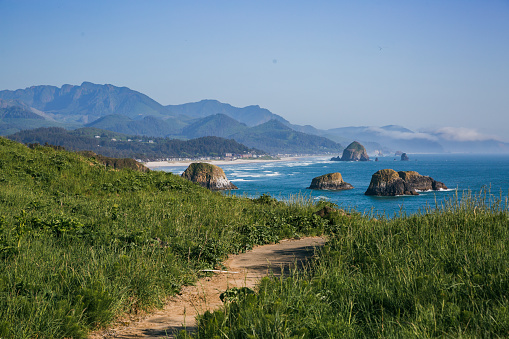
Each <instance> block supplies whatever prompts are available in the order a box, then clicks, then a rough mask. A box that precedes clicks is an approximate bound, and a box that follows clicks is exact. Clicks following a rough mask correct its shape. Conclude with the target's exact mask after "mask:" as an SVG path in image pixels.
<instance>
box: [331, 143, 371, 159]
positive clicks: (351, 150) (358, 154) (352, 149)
mask: <svg viewBox="0 0 509 339" xmlns="http://www.w3.org/2000/svg"><path fill="white" fill-rule="evenodd" d="M331 161H369V156H368V152H367V151H366V148H364V146H362V145H361V144H360V143H359V142H357V141H354V142H352V143H351V144H350V145H348V147H347V148H345V150H344V151H343V156H342V157H341V158H340V157H339V156H338V157H335V158H332V159H331Z"/></svg>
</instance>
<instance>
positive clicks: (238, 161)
mask: <svg viewBox="0 0 509 339" xmlns="http://www.w3.org/2000/svg"><path fill="white" fill-rule="evenodd" d="M322 157H325V156H323V155H308V156H301V157H300V156H296V157H285V158H281V159H274V160H255V159H236V160H194V161H191V160H187V161H148V162H145V163H143V165H145V166H146V167H148V168H150V169H155V168H159V167H187V166H189V165H191V164H192V163H195V162H206V163H209V164H213V165H218V166H219V165H244V164H257V163H258V164H263V163H268V162H283V161H300V160H303V159H309V158H322Z"/></svg>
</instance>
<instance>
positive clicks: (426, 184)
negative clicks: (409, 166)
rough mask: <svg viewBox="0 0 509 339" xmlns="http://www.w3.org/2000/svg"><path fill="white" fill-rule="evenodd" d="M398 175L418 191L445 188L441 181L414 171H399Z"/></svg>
mask: <svg viewBox="0 0 509 339" xmlns="http://www.w3.org/2000/svg"><path fill="white" fill-rule="evenodd" d="M398 175H399V177H400V178H401V179H403V180H404V181H405V182H407V183H408V184H410V186H411V187H412V188H413V189H414V190H418V191H438V190H442V189H444V190H445V189H447V186H445V184H444V183H443V182H440V181H436V180H435V179H433V178H431V177H428V176H426V175H420V174H419V173H417V172H415V171H400V172H398Z"/></svg>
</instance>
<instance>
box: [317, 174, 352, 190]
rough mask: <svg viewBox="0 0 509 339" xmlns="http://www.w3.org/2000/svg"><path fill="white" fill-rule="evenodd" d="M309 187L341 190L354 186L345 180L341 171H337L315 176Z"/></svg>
mask: <svg viewBox="0 0 509 339" xmlns="http://www.w3.org/2000/svg"><path fill="white" fill-rule="evenodd" d="M308 188H310V189H313V190H334V191H340V190H350V189H352V188H353V186H352V185H350V184H349V183H347V182H344V181H343V177H342V176H341V173H338V172H336V173H329V174H324V175H321V176H319V177H316V178H313V180H311V185H310V186H309V187H308Z"/></svg>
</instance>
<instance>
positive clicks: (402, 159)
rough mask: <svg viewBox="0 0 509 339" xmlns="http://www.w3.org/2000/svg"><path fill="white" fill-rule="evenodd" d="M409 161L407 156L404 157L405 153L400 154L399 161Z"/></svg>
mask: <svg viewBox="0 0 509 339" xmlns="http://www.w3.org/2000/svg"><path fill="white" fill-rule="evenodd" d="M408 160H410V158H409V157H408V155H406V153H402V154H401V161H408Z"/></svg>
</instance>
